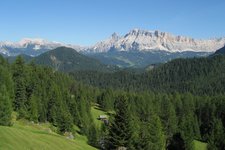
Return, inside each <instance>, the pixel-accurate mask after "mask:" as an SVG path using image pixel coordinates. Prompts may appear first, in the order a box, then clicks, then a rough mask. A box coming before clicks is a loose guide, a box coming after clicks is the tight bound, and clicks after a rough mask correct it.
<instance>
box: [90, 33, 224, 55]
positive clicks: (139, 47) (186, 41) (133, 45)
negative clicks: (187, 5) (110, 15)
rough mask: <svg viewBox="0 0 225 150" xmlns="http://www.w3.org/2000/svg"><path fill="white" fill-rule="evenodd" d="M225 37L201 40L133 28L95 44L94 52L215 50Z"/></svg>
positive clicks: (221, 44) (222, 43)
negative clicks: (119, 35)
mask: <svg viewBox="0 0 225 150" xmlns="http://www.w3.org/2000/svg"><path fill="white" fill-rule="evenodd" d="M224 44H225V38H218V39H209V40H200V39H193V38H190V37H185V36H175V35H172V34H170V33H167V32H161V31H158V30H156V31H148V30H141V29H133V30H131V31H130V32H128V33H127V34H125V35H124V36H122V37H119V38H116V39H115V38H110V39H106V40H105V41H101V42H99V43H97V44H96V45H95V46H94V52H107V51H108V50H110V49H111V48H114V49H116V50H118V51H130V50H136V51H157V50H163V51H168V52H183V51H196V52H214V51H216V50H217V49H219V48H221V47H223V45H224Z"/></svg>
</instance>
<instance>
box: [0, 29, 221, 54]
mask: <svg viewBox="0 0 225 150" xmlns="http://www.w3.org/2000/svg"><path fill="white" fill-rule="evenodd" d="M224 44H225V38H214V39H207V40H202V39H194V38H191V37H186V36H180V35H178V36H176V35H173V34H171V33H168V32H161V31H159V30H155V31H149V30H142V29H137V28H136V29H133V30H131V31H129V32H128V33H127V34H125V35H123V36H120V35H118V34H117V33H113V34H112V35H111V36H110V37H109V38H108V39H106V40H103V41H100V42H98V43H96V44H95V45H94V46H89V47H82V46H77V45H72V44H64V43H59V42H52V41H48V40H44V39H40V38H37V39H32V38H25V39H22V40H21V41H19V42H8V41H7V42H0V53H2V54H4V55H8V56H15V55H18V54H27V55H31V56H37V55H40V54H42V53H43V52H46V51H49V50H52V49H55V48H57V47H60V46H66V47H70V48H73V49H76V50H77V51H80V52H82V53H105V52H108V51H110V50H111V49H113V50H114V51H118V52H119V51H127V52H129V51H140V52H141V51H144V52H154V51H159V50H160V51H166V52H170V53H174V52H185V51H192V52H211V53H212V52H215V51H216V50H217V49H220V48H221V47H223V46H224Z"/></svg>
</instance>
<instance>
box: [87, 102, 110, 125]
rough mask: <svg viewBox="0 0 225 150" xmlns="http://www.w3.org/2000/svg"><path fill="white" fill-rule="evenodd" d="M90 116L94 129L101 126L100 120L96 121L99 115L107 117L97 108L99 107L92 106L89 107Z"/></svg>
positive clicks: (105, 113)
mask: <svg viewBox="0 0 225 150" xmlns="http://www.w3.org/2000/svg"><path fill="white" fill-rule="evenodd" d="M91 114H92V117H93V119H94V123H95V125H96V127H98V128H100V127H101V125H102V124H103V122H102V121H101V120H98V117H99V116H100V115H106V116H107V112H105V111H103V110H101V109H100V108H99V106H97V105H94V106H92V107H91Z"/></svg>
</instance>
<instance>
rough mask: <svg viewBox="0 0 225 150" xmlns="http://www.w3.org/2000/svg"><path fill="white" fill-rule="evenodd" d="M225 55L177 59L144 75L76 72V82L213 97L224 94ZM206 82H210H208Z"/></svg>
mask: <svg viewBox="0 0 225 150" xmlns="http://www.w3.org/2000/svg"><path fill="white" fill-rule="evenodd" d="M224 67H225V56H223V55H218V56H214V57H209V58H192V59H176V60H172V61H170V62H168V63H166V64H163V65H160V66H158V67H156V68H155V69H152V70H150V71H148V72H145V73H141V72H140V73H132V72H129V71H118V72H115V73H101V72H96V71H93V72H85V71H79V72H73V73H71V75H73V76H74V78H75V79H77V80H81V81H83V82H84V83H87V84H90V85H93V86H97V87H100V88H109V87H110V88H113V89H123V90H126V91H155V92H163V93H165V92H166V93H173V92H180V93H186V92H190V93H192V94H195V95H204V94H205V93H207V95H214V94H216V93H224V91H225V70H224ZM206 81H207V82H206Z"/></svg>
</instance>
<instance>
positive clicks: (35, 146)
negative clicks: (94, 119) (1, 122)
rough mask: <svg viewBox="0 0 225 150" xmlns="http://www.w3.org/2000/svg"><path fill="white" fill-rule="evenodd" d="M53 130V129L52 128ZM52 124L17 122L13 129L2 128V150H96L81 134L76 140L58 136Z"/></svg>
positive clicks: (0, 133)
mask: <svg viewBox="0 0 225 150" xmlns="http://www.w3.org/2000/svg"><path fill="white" fill-rule="evenodd" d="M51 129H52V128H51ZM51 129H50V124H47V123H46V124H39V125H38V124H32V123H30V122H26V121H24V120H22V121H17V122H15V123H14V125H13V126H12V127H3V126H0V149H4V150H15V149H16V150H25V149H26V150H40V149H41V150H62V149H66V150H95V148H93V147H91V146H89V145H88V144H87V139H86V137H84V136H81V135H79V134H76V135H75V139H74V140H70V139H67V138H66V137H64V136H61V135H58V134H56V133H55V132H53V131H52V130H51Z"/></svg>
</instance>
